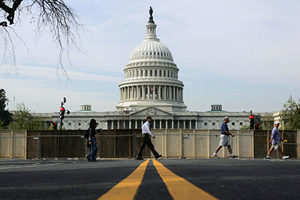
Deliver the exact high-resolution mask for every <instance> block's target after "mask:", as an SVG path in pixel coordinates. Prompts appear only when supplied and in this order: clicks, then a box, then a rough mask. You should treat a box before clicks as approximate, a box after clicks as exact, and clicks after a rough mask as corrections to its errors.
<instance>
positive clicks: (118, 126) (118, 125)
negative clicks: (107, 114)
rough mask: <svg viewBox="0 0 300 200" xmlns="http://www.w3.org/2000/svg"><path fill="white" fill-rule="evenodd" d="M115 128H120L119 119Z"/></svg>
mask: <svg viewBox="0 0 300 200" xmlns="http://www.w3.org/2000/svg"><path fill="white" fill-rule="evenodd" d="M117 129H120V120H117Z"/></svg>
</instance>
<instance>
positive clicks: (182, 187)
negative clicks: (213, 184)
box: [153, 160, 217, 200]
mask: <svg viewBox="0 0 300 200" xmlns="http://www.w3.org/2000/svg"><path fill="white" fill-rule="evenodd" d="M153 164H154V166H155V168H156V170H157V172H158V174H159V175H160V177H161V178H162V180H163V181H164V183H165V184H166V186H167V188H168V191H169V193H170V195H171V196H172V197H173V199H175V200H179V199H180V200H181V199H189V200H191V199H208V200H215V199H217V198H216V197H214V196H212V195H211V194H209V193H207V192H205V191H204V190H202V189H200V188H198V187H197V186H195V185H193V184H192V183H190V182H188V181H187V180H185V179H183V178H181V177H180V176H177V175H176V174H174V173H173V172H171V171H170V170H169V169H167V168H166V167H165V166H164V165H163V164H161V163H160V162H158V161H156V160H153Z"/></svg>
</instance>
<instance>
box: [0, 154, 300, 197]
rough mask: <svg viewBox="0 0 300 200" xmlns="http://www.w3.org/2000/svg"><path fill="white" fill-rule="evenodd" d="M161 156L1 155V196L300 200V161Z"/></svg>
mask: <svg viewBox="0 0 300 200" xmlns="http://www.w3.org/2000/svg"><path fill="white" fill-rule="evenodd" d="M158 161H159V162H155V161H152V160H146V161H136V160H99V161H98V162H96V163H91V162H86V161H83V160H79V161H68V160H58V161H54V160H45V161H43V160H34V161H32V160H0V199H98V198H99V197H102V199H105V198H106V197H107V199H112V197H113V196H115V197H117V199H124V198H125V197H129V198H135V199H173V198H174V199H177V198H179V199H180V198H181V199H187V198H188V199H216V198H217V199H289V200H290V199H300V194H299V188H300V160H275V159H274V160H247V159H198V160H171V159H169V160H158ZM130 195H131V196H130ZM185 195H187V196H185ZM188 195H190V196H192V197H188ZM201 197H203V198H201Z"/></svg>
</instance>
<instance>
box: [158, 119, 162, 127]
mask: <svg viewBox="0 0 300 200" xmlns="http://www.w3.org/2000/svg"><path fill="white" fill-rule="evenodd" d="M161 127H162V126H161V120H159V128H160V129H161Z"/></svg>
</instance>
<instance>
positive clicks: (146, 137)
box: [136, 116, 161, 160]
mask: <svg viewBox="0 0 300 200" xmlns="http://www.w3.org/2000/svg"><path fill="white" fill-rule="evenodd" d="M151 121H152V118H151V117H150V116H148V117H147V121H146V122H145V123H144V124H143V126H142V134H143V143H142V146H141V148H140V150H139V154H138V156H137V158H136V159H137V160H143V157H142V154H143V150H144V148H145V145H146V144H147V145H148V147H149V148H150V150H151V151H152V153H153V155H154V156H155V158H156V159H158V158H159V157H161V155H160V154H158V153H157V151H155V149H154V146H153V144H152V142H151V138H150V137H152V138H153V139H154V138H155V136H154V135H153V134H152V133H151V131H150V123H151Z"/></svg>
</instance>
